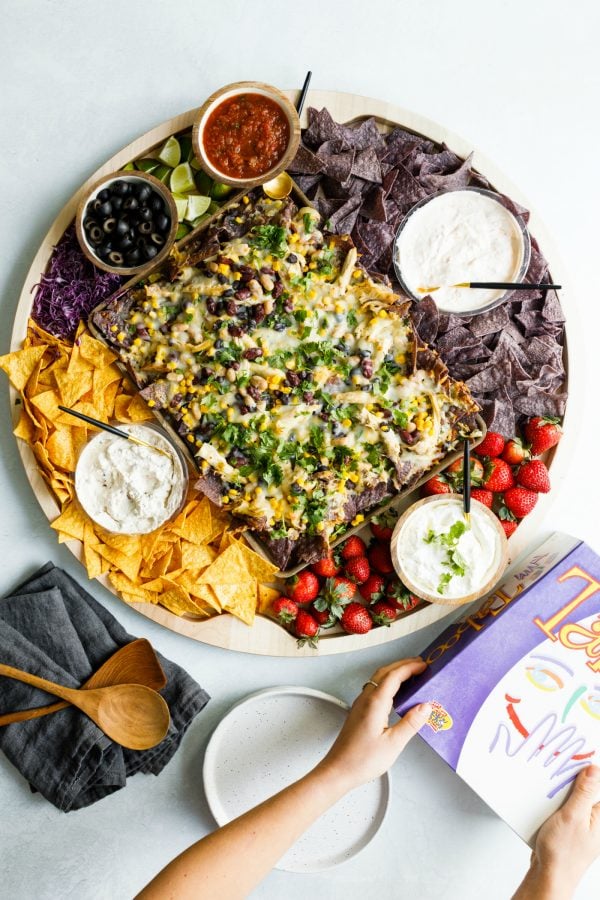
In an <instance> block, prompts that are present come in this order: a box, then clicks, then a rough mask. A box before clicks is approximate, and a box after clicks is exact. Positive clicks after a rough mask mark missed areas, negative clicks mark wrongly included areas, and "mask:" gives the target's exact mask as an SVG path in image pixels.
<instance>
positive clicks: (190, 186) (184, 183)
mask: <svg viewBox="0 0 600 900" xmlns="http://www.w3.org/2000/svg"><path fill="white" fill-rule="evenodd" d="M170 186H171V190H172V191H173V193H174V194H187V192H188V191H193V190H194V188H195V187H196V182H195V181H194V173H193V172H192V170H191V168H190V164H189V163H186V162H185V163H180V164H179V165H178V166H176V167H175V168H174V169H173V171H172V172H171V181H170Z"/></svg>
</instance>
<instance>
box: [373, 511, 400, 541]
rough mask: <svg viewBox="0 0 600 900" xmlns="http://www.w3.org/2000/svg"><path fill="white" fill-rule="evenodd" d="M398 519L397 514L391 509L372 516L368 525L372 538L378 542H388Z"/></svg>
mask: <svg viewBox="0 0 600 900" xmlns="http://www.w3.org/2000/svg"><path fill="white" fill-rule="evenodd" d="M397 519H398V513H397V512H396V511H395V510H393V509H386V511H385V512H382V513H379V515H378V516H373V518H372V519H371V521H370V522H369V525H370V526H371V531H372V532H373V537H375V538H377V540H378V541H389V540H390V538H391V537H392V534H393V531H394V526H395V524H396V521H397Z"/></svg>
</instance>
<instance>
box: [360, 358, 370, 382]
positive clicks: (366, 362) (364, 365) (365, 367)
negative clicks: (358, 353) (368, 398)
mask: <svg viewBox="0 0 600 900" xmlns="http://www.w3.org/2000/svg"><path fill="white" fill-rule="evenodd" d="M360 368H361V371H362V373H363V375H364V376H365V378H371V377H372V376H373V360H372V359H363V361H362V362H361V364H360Z"/></svg>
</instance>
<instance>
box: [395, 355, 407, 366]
mask: <svg viewBox="0 0 600 900" xmlns="http://www.w3.org/2000/svg"><path fill="white" fill-rule="evenodd" d="M396 362H397V363H398V365H399V366H402V365H404V363H405V362H406V353H399V354H398V356H397V357H396Z"/></svg>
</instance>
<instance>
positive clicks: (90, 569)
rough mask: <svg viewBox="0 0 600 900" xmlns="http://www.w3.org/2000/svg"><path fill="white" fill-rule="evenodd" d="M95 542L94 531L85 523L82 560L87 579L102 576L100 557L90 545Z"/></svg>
mask: <svg viewBox="0 0 600 900" xmlns="http://www.w3.org/2000/svg"><path fill="white" fill-rule="evenodd" d="M94 541H95V535H94V529H93V528H92V526H91V525H88V524H87V523H86V526H85V533H84V539H83V560H84V562H85V567H86V569H87V573H88V578H98V577H99V576H100V575H102V569H103V566H102V557H101V556H100V554H99V553H98V552H97V551H96V550H95V549H94V547H93V546H92V543H93V542H94Z"/></svg>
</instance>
